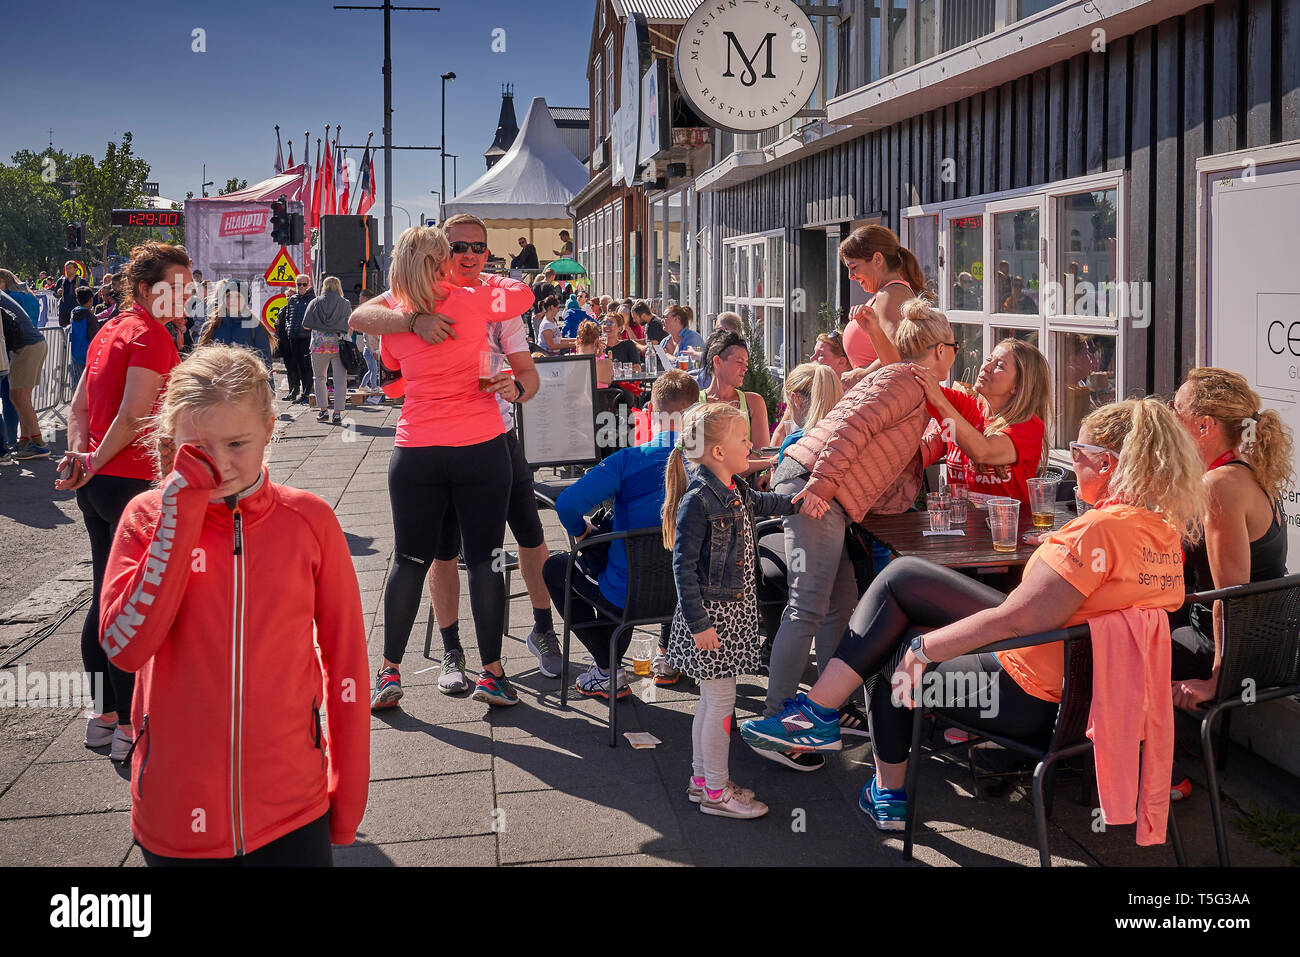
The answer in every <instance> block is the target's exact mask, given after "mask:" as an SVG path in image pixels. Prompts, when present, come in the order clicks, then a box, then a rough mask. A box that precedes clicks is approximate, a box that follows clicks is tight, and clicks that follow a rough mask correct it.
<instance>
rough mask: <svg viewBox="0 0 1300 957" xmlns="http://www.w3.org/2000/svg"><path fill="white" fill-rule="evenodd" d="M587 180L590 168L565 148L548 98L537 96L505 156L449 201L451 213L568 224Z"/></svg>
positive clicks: (447, 208) (449, 211) (449, 214)
mask: <svg viewBox="0 0 1300 957" xmlns="http://www.w3.org/2000/svg"><path fill="white" fill-rule="evenodd" d="M588 178H589V177H588V173H587V167H586V166H584V165H583V164H582V163H580V162H579V161H578V159H577V157H575V156H574V155H573V151H572V150H570V149H569V148H568V147H567V146H566V145H565V144H564V139H563V138H562V137H561V136H560V131H559V129H557V128H556V126H555V121H554V120H553V119H551V112H550V110H549V109H547V107H546V100H544V99H543V98H542V97H540V96H538V97H534V98H533V102H532V104H531V105H530V106H529V107H528V115H527V116H525V117H524V125H523V128H522V129H520V131H519V135H518V136H516V137H515V141H514V143H512V144H511V146H510V149H509V151H507V153H506V155H505V156H503V157H501V159H500V161H499V162H498V163H497V164H496V165H495V166H493V167H492V168H491V169H490V170H488V171H487V172H486V173H484V174H483V175H482V176H480V177H479V178H478V179H477V180H475V181H474V182H473V183H472V184H471V185H470V186H467V187H466V188H465V189H464V190H463V191H462V192H460V193H459V194H457V195H456V196H454V197H452V198H451V199H450V200H448V201H447V204H446V211H447V215H448V216H452V215H455V214H456V213H472V214H474V215H475V216H477V217H479V218H480V219H484V220H516V221H518V220H568V218H569V214H568V211H567V210H566V209H565V205H566V204H567V203H569V201H570V200H572V199H573V197H574V196H576V195H577V194H578V192H579V191H581V190H582V188H583V187H585V186H586V185H587V182H588Z"/></svg>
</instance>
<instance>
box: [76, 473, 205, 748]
mask: <svg viewBox="0 0 1300 957" xmlns="http://www.w3.org/2000/svg"><path fill="white" fill-rule="evenodd" d="M147 491H149V480H148V479H134V478H123V477H121V476H120V475H95V476H93V477H92V478H91V479H90V481H89V482H87V483H86V484H85V485H83V486H81V488H79V489H77V507H78V508H80V509H81V518H82V521H83V522H85V523H86V534H87V535H89V536H90V567H91V580H92V581H93V582H94V584H93V587H92V589H91V593H90V610H89V611H87V612H86V620H85V621H84V622H83V623H82V625H81V663H82V665H83V666H84V667H85V669H86V672H87V673H88V674H89V675H90V676H91V678H92V679H95V676H96V675H99V676H101V677H99V678H98V679H95V681H96V683H95V687H97V688H98V687H102V688H103V705H102V707H103V709H104V713H105V714H110V713H112V712H114V711H116V712H117V723H118V724H126V725H129V724H130V723H131V696H132V695H133V694H134V693H135V675H134V674H133V673H131V672H129V671H123V670H122V669H121V668H118V667H116V666H114V665H111V664H109V661H108V655H107V654H105V653H104V649H103V647H102V646H101V645H100V643H99V592H100V589H101V588H103V587H104V572H105V570H106V569H107V568H108V553H109V550H110V549H112V547H113V536H114V535H115V534H116V533H117V522H118V519H120V518H121V517H122V513H123V512H124V511H126V506H127V504H128V503H129V502H130V501H131V499H133V498H135V497H136V496H137V495H139V494H140V493H141V492H147ZM187 561H188V559H187ZM105 678H106V679H107V680H105Z"/></svg>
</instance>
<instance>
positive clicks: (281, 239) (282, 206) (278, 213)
mask: <svg viewBox="0 0 1300 957" xmlns="http://www.w3.org/2000/svg"><path fill="white" fill-rule="evenodd" d="M271 240H272V242H275V243H276V244H278V245H280V246H288V245H289V244H290V238H289V203H288V199H287V197H285V195H284V194H283V193H281V194H280V198H279V199H277V200H276V201H275V202H273V203H272V204H271Z"/></svg>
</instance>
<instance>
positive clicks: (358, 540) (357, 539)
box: [343, 531, 379, 558]
mask: <svg viewBox="0 0 1300 957" xmlns="http://www.w3.org/2000/svg"><path fill="white" fill-rule="evenodd" d="M343 537H344V538H346V539H347V540H348V553H349V554H350V555H352V557H353V558H356V557H359V556H361V555H378V554H379V549H377V548H372V547H371V545H372V543H373V542H374V538H373V537H371V536H366V535H353V534H352V533H351V532H348V531H345V532H344V533H343Z"/></svg>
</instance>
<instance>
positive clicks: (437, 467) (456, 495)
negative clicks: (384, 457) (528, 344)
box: [351, 216, 533, 710]
mask: <svg viewBox="0 0 1300 957" xmlns="http://www.w3.org/2000/svg"><path fill="white" fill-rule="evenodd" d="M453 258H454V259H455V260H456V266H457V269H456V271H457V272H459V273H460V274H462V275H475V274H477V272H478V269H481V268H482V265H483V262H484V260H486V258H487V231H486V229H485V228H484V226H483V224H482V222H481V221H480V220H478V219H476V218H475V217H473V216H454V217H452V218H450V219H449V220H447V223H446V232H445V233H444V232H443V231H442V230H441V229H438V228H437V227H434V226H418V227H413V228H411V229H408V230H406V231H405V232H404V233H402V235H401V236H400V237H399V238H398V240H397V244H396V247H395V249H394V251H393V266H392V273H391V283H392V288H391V289H390V290H389V292H387V293H385V294H384V295H383V296H380V297H378V298H377V299H373V300H371V301H370V302H368V303H366V304H365V305H364V306H361V307H360V308H358V309H357V310H356V311H355V312H353V313H352V320H351V325H352V328H354V329H358V330H360V331H361V332H365V333H368V334H371V335H375V334H379V335H380V336H382V339H381V343H380V350H381V351H380V355H381V357H382V359H383V362H384V365H386V366H387V367H389V368H390V369H400V370H401V372H402V375H403V376H404V377H405V378H406V402H405V404H404V405H403V406H402V414H401V417H400V419H399V420H398V423H397V440H396V448H395V449H394V450H393V457H392V459H391V460H390V462H389V466H388V494H389V499H390V500H391V502H392V508H393V529H394V533H395V538H396V541H395V545H394V555H393V570H392V572H391V574H390V575H389V577H388V587H387V588H386V589H385V591H384V659H383V662H382V664H381V665H380V668H379V673H378V675H377V677H376V680H375V690H374V695H373V697H372V698H371V701H370V706H371V709H372V710H375V709H380V708H390V707H393V706H394V705H396V704H397V702H398V700H399V699H400V698H401V697H402V685H401V677H400V675H399V673H398V668H399V666H400V664H401V662H402V657H403V655H404V654H405V651H406V643H407V640H408V639H409V638H410V634H411V626H412V624H413V623H414V622H415V616H416V614H417V612H418V611H419V607H420V601H421V597H422V596H423V594H424V580H425V576H426V574H427V573H428V571H429V567H430V564H431V563H432V561H433V558H434V551H435V549H436V546H437V544H438V538H439V530H440V529H441V527H442V522H443V516H444V513H445V512H446V510H447V508H449V507H451V508H454V509H455V510H456V516H457V519H458V521H459V524H460V538H461V542H462V543H463V548H464V554H465V565H466V570H467V572H468V577H469V593H470V607H471V609H472V611H473V616H474V629H475V632H476V634H477V638H478V647H479V655H480V658H481V666H482V669H483V670H482V671H481V672H480V673H479V677H478V682H477V684H476V686H475V689H474V694H473V697H474V698H475V700H479V701H486V702H487V703H489V704H498V705H512V704H516V703H518V701H519V698H518V696H517V695H516V693H515V691H514V688H513V687H511V685H510V682H509V680H508V679H507V678H506V677H505V673H504V671H503V670H502V667H501V637H502V633H503V632H504V630H505V607H506V596H505V582H504V580H503V578H502V575H501V572H500V571H498V570H494V569H493V559H494V556H495V555H497V554H499V551H500V549H501V547H502V543H503V540H504V538H505V526H506V504H507V502H508V500H509V497H510V484H511V481H512V471H511V465H510V453H509V450H508V448H507V446H506V440H505V436H504V432H505V426H504V425H503V424H502V419H501V413H500V411H499V409H498V407H497V403H496V399H495V398H494V393H499V394H500V395H501V396H503V397H504V398H505V399H507V400H509V401H512V402H522V401H525V400H526V399H528V398H529V396H528V395H527V394H526V393H525V392H524V387H523V386H521V385H520V384H519V383H517V382H516V380H515V379H514V378H513V377H511V376H510V375H509V374H508V373H500V374H498V375H497V376H495V377H494V378H493V379H492V380H491V383H490V384H489V386H488V388H487V390H486V391H483V390H480V389H479V354H480V353H481V352H483V351H485V350H486V349H487V348H488V345H487V328H488V323H491V322H502V321H503V320H506V319H510V318H512V317H514V316H518V315H521V314H522V313H523V312H524V311H525V310H527V309H528V308H529V307H530V306H532V304H533V293H532V290H531V289H529V288H528V286H526V285H525V284H524V283H522V282H519V281H517V280H513V279H503V278H500V277H497V276H483V277H481V281H480V282H478V283H477V284H475V285H473V286H460V285H453V284H452V283H451V282H449V280H448V275H449V272H450V268H451V265H452V262H453ZM461 260H465V262H462V261H461ZM471 260H472V261H471ZM475 262H476V263H477V269H475V268H470V267H472V266H474V264H475Z"/></svg>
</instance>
